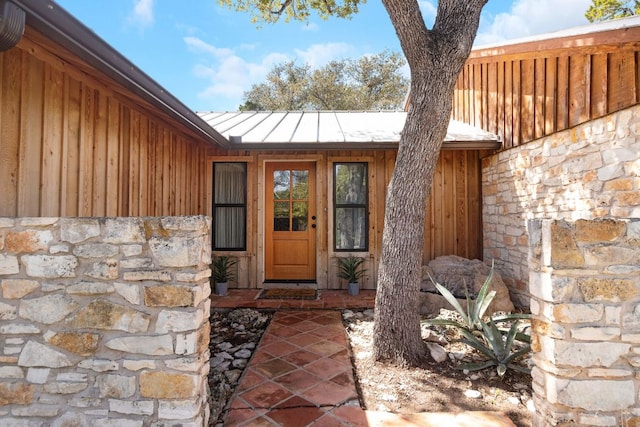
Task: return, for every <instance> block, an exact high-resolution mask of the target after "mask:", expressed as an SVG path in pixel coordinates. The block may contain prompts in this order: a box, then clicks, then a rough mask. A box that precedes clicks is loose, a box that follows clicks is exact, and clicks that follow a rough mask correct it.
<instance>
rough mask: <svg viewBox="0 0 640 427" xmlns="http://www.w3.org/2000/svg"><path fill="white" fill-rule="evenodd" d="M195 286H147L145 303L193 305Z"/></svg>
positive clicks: (147, 304)
mask: <svg viewBox="0 0 640 427" xmlns="http://www.w3.org/2000/svg"><path fill="white" fill-rule="evenodd" d="M194 297H195V293H194V288H193V287H191V286H177V285H164V286H146V287H145V288H144V305H146V306H147V307H192V306H193V305H194V304H193V303H194Z"/></svg>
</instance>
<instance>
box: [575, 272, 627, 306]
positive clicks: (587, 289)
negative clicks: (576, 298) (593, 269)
mask: <svg viewBox="0 0 640 427" xmlns="http://www.w3.org/2000/svg"><path fill="white" fill-rule="evenodd" d="M578 288H579V289H580V293H581V294H582V297H583V299H584V300H585V301H586V302H594V301H596V302H597V301H606V302H624V301H630V300H633V299H635V298H637V297H638V290H637V289H636V287H635V286H634V284H633V282H632V281H631V280H627V279H610V278H598V277H589V278H585V279H580V280H579V281H578Z"/></svg>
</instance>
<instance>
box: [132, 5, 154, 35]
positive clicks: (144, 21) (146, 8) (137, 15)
mask: <svg viewBox="0 0 640 427" xmlns="http://www.w3.org/2000/svg"><path fill="white" fill-rule="evenodd" d="M153 1H154V0H136V2H135V5H134V7H133V11H132V12H131V15H129V23H130V24H134V25H138V26H139V27H141V28H145V27H148V26H149V25H151V24H153Z"/></svg>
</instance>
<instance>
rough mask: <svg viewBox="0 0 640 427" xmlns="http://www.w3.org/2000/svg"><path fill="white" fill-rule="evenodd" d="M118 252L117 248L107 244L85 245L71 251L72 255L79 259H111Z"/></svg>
mask: <svg viewBox="0 0 640 427" xmlns="http://www.w3.org/2000/svg"><path fill="white" fill-rule="evenodd" d="M118 252H119V248H118V246H116V245H110V244H108V243H87V244H84V245H78V246H76V247H75V248H74V249H73V254H74V255H75V256H77V257H80V258H113V257H115V256H116V255H118Z"/></svg>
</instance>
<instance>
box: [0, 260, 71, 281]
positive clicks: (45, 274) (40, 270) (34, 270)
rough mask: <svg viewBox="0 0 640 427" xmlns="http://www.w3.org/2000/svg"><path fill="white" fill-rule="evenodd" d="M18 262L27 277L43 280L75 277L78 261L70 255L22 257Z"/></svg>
mask: <svg viewBox="0 0 640 427" xmlns="http://www.w3.org/2000/svg"><path fill="white" fill-rule="evenodd" d="M20 260H21V261H22V263H23V264H24V265H25V267H26V268H27V275H28V276H30V277H40V278H43V279H58V278H68V277H76V271H75V270H76V268H77V267H78V260H77V258H76V257H74V256H71V255H24V256H22V257H21V258H20ZM1 263H2V260H1V259H0V264H1ZM0 269H1V268H0Z"/></svg>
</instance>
